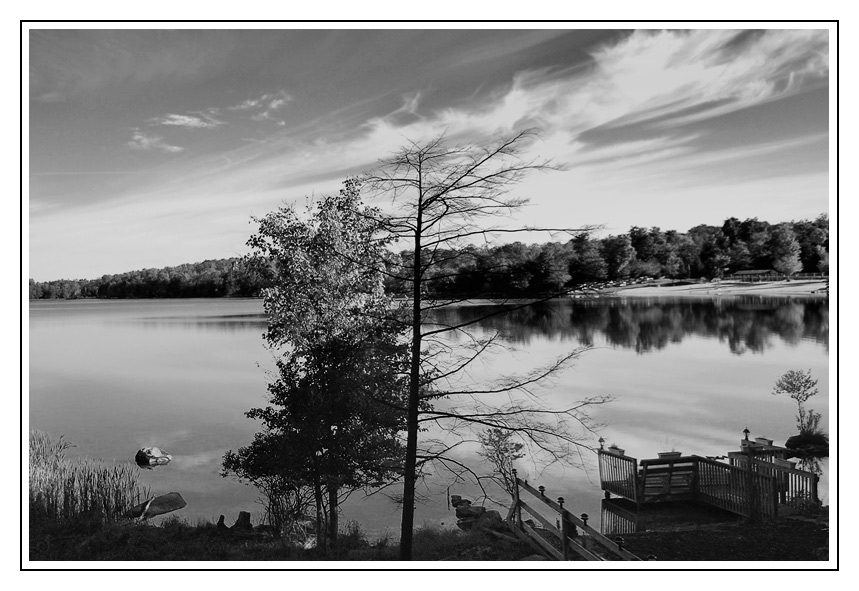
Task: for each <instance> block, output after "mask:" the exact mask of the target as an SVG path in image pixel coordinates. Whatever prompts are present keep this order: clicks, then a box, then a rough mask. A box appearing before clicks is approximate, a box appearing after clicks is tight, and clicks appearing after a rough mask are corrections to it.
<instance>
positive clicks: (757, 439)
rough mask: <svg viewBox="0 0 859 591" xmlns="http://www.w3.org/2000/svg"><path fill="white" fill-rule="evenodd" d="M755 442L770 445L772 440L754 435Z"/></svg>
mask: <svg viewBox="0 0 859 591" xmlns="http://www.w3.org/2000/svg"><path fill="white" fill-rule="evenodd" d="M755 442H756V443H759V444H761V445H772V444H773V440H772V439H767V438H766V437H755Z"/></svg>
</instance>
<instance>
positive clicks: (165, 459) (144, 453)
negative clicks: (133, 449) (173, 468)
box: [134, 447, 173, 470]
mask: <svg viewBox="0 0 859 591" xmlns="http://www.w3.org/2000/svg"><path fill="white" fill-rule="evenodd" d="M172 459H173V456H171V455H170V454H168V453H167V452H166V451H164V450H162V449H161V448H158V447H144V448H142V449H139V450H138V451H137V453H136V454H135V455H134V461H135V462H136V463H137V465H138V466H140V467H141V468H144V469H145V470H152V468H154V467H155V466H164V465H166V464H169V463H170V460H172Z"/></svg>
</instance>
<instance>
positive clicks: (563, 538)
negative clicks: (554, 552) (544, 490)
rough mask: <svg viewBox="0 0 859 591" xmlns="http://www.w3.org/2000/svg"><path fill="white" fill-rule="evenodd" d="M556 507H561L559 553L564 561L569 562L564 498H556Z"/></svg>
mask: <svg viewBox="0 0 859 591" xmlns="http://www.w3.org/2000/svg"><path fill="white" fill-rule="evenodd" d="M558 505H560V506H561V553H562V554H563V555H564V560H569V559H570V550H569V548H568V545H569V542H568V541H567V516H566V515H564V497H558Z"/></svg>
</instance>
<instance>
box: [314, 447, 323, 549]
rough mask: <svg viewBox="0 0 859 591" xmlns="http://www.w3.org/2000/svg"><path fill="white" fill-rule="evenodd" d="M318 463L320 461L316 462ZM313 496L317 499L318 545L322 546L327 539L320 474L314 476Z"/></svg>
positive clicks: (318, 546)
mask: <svg viewBox="0 0 859 591" xmlns="http://www.w3.org/2000/svg"><path fill="white" fill-rule="evenodd" d="M314 463H315V464H317V465H318V462H314ZM313 497H314V499H315V501H316V547H317V548H322V547H323V546H324V540H325V537H326V536H325V518H324V517H323V516H322V510H323V499H322V484H321V483H320V482H319V476H318V475H314V476H313Z"/></svg>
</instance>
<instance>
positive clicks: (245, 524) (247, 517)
mask: <svg viewBox="0 0 859 591" xmlns="http://www.w3.org/2000/svg"><path fill="white" fill-rule="evenodd" d="M253 528H254V526H253V525H251V514H250V513H248V512H247V511H239V518H238V519H236V522H235V523H234V524H233V526H232V527H231V528H230V529H231V530H234V531H252V530H253Z"/></svg>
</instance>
